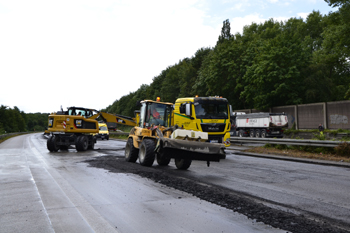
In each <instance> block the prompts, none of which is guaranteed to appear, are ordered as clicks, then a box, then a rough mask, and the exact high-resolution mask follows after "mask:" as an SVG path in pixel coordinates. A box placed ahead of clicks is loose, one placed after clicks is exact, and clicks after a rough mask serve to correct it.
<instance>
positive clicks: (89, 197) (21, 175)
mask: <svg viewBox="0 0 350 233" xmlns="http://www.w3.org/2000/svg"><path fill="white" fill-rule="evenodd" d="M124 147H125V141H114V140H113V141H112V140H111V141H98V143H97V145H96V150H93V151H86V152H79V153H78V152H76V151H75V149H74V148H73V149H69V150H68V151H64V152H57V153H49V152H48V150H47V149H46V140H45V138H44V137H43V136H42V134H29V135H21V136H17V137H14V138H11V139H9V140H7V141H5V142H3V143H1V144H0V187H1V188H0V232H127V233H129V232H130V233H132V232H247V233H250V232H276V233H277V232H286V230H285V229H282V230H281V229H279V228H278V227H271V226H270V225H269V224H264V223H262V222H259V221H260V219H259V218H255V217H251V218H248V217H247V216H245V215H242V214H240V213H239V212H238V211H232V210H231V209H230V208H226V206H225V203H227V198H231V194H229V196H227V198H226V196H224V198H222V203H221V204H219V205H218V204H215V202H214V201H211V200H209V201H206V200H204V199H205V198H204V197H206V196H208V195H206V194H205V192H206V191H205V190H209V191H210V190H212V187H210V185H206V184H205V183H202V182H198V181H196V179H195V178H193V179H192V178H191V176H189V178H186V177H181V175H179V176H176V175H169V176H168V177H169V182H168V183H169V184H170V183H171V184H172V186H174V184H176V183H177V184H178V185H179V186H183V185H185V186H187V187H190V185H192V184H193V185H195V186H198V191H200V192H202V191H203V193H204V194H205V195H203V199H201V198H200V197H197V196H198V195H197V194H198V193H197V194H192V193H191V192H190V191H189V192H187V191H183V190H181V189H177V188H173V187H171V186H168V185H167V184H165V183H164V184H162V182H163V181H160V180H158V181H157V182H154V181H153V180H152V179H154V178H152V179H147V178H146V176H148V175H149V174H151V175H150V176H155V177H158V175H159V174H164V175H161V177H167V170H169V172H170V173H173V172H175V174H181V173H184V174H189V175H190V174H191V170H189V171H178V170H175V169H174V167H171V166H168V167H167V168H161V169H160V167H158V166H154V167H152V168H145V167H142V166H140V165H139V164H131V163H126V162H125V161H124V160H123V159H122V155H123V153H124V152H123V151H124ZM88 161H90V162H88ZM106 161H108V162H106ZM94 163H96V164H98V166H100V165H103V167H104V168H103V169H100V168H95V167H91V164H94ZM110 164H112V165H113V166H111V165H110ZM116 164H117V168H116V167H115V166H116ZM217 165H218V164H217ZM196 166H197V165H194V166H193V168H194V169H196ZM200 166H201V167H203V166H205V163H201V164H200ZM108 169H111V170H114V172H109V171H108ZM210 169H211V168H207V170H208V171H209V170H210ZM136 171H138V172H136ZM133 173H136V174H137V173H139V175H141V177H140V176H139V175H135V174H133ZM147 174H148V175H147ZM152 174H153V175H152ZM157 174H158V175H157ZM182 182H185V183H182ZM187 182H189V183H187ZM186 183H187V184H186ZM202 186H208V188H207V189H203V188H201V187H202ZM190 188H191V187H190ZM220 189H221V188H220ZM201 190H202V191H201ZM222 190H223V189H222ZM209 194H210V195H212V194H211V193H209ZM232 195H237V194H235V193H233V194H232ZM239 196H240V194H238V197H239ZM252 203H253V206H254V205H255V203H254V202H252ZM245 205H246V204H245V203H244V202H242V206H241V208H242V209H243V208H246V207H245ZM253 206H252V207H253ZM267 209H269V208H267ZM261 210H266V207H263V208H261ZM261 214H262V215H265V214H264V212H261Z"/></svg>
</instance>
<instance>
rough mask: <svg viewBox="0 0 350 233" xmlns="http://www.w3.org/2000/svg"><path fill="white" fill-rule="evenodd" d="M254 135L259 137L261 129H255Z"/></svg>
mask: <svg viewBox="0 0 350 233" xmlns="http://www.w3.org/2000/svg"><path fill="white" fill-rule="evenodd" d="M255 137H257V138H260V137H261V131H260V130H258V129H257V130H255Z"/></svg>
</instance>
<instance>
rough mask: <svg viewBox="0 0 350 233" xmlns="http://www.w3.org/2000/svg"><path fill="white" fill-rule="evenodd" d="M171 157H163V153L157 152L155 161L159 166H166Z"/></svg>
mask: <svg viewBox="0 0 350 233" xmlns="http://www.w3.org/2000/svg"><path fill="white" fill-rule="evenodd" d="M170 160H171V158H167V157H165V155H164V153H158V154H157V163H158V165H159V166H168V165H169V163H170Z"/></svg>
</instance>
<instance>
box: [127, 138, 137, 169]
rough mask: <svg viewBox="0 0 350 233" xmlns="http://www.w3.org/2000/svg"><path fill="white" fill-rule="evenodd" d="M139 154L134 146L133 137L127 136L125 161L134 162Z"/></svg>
mask: <svg viewBox="0 0 350 233" xmlns="http://www.w3.org/2000/svg"><path fill="white" fill-rule="evenodd" d="M138 156H139V149H137V148H136V147H134V143H133V139H132V138H128V141H127V142H126V146H125V161H127V162H130V163H135V162H136V160H137V158H138Z"/></svg>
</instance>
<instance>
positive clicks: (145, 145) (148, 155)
mask: <svg viewBox="0 0 350 233" xmlns="http://www.w3.org/2000/svg"><path fill="white" fill-rule="evenodd" d="M155 148H156V145H155V143H154V141H153V140H152V139H149V138H146V139H143V141H142V142H141V145H140V150H139V162H140V164H141V165H142V166H146V167H150V166H152V165H153V162H154V159H155V155H156V154H155V152H154V149H155Z"/></svg>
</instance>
